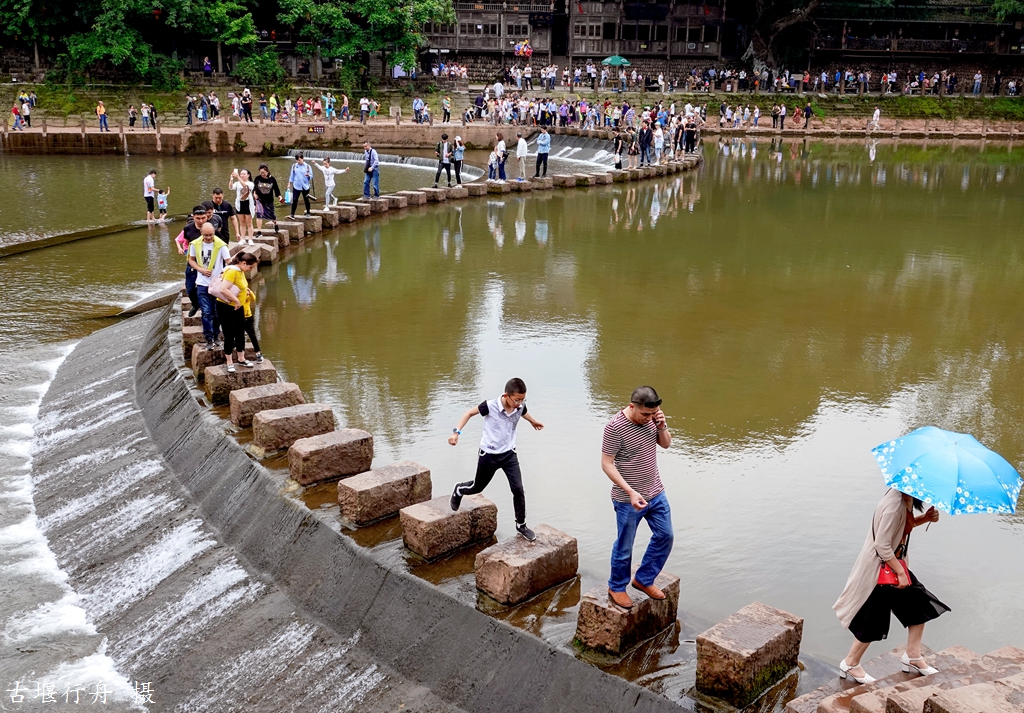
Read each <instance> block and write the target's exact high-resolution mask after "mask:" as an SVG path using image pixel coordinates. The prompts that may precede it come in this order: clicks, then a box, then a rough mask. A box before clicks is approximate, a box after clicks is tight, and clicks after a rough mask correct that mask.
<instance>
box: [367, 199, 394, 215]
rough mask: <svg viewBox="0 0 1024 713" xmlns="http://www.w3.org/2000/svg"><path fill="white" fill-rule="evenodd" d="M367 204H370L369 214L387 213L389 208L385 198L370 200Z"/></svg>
mask: <svg viewBox="0 0 1024 713" xmlns="http://www.w3.org/2000/svg"><path fill="white" fill-rule="evenodd" d="M367 202H368V203H369V204H370V212H371V213H387V212H388V209H389V208H390V207H391V206H390V205H389V204H388V199H387V198H371V199H370V200H369V201H367Z"/></svg>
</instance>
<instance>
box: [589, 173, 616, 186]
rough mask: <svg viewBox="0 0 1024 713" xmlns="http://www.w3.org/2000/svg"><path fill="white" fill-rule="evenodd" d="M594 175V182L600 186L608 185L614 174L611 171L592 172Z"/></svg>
mask: <svg viewBox="0 0 1024 713" xmlns="http://www.w3.org/2000/svg"><path fill="white" fill-rule="evenodd" d="M590 175H592V176H593V177H594V184H595V185H598V186H608V185H611V182H612V174H610V173H592V174H590Z"/></svg>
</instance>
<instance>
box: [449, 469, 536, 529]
mask: <svg viewBox="0 0 1024 713" xmlns="http://www.w3.org/2000/svg"><path fill="white" fill-rule="evenodd" d="M499 470H503V471H505V477H506V478H508V486H509V488H511V489H512V507H513V508H514V509H515V511H516V524H517V525H521V524H523V523H525V522H526V493H525V491H524V490H523V475H522V473H521V472H520V471H519V456H517V455H516V452H515V451H505V452H504V453H484V452H483V451H480V459H479V460H478V461H477V464H476V477H475V478H474V479H473V480H467V481H466V482H465V483H459V484H458V485H456V486H455V493H456V494H457V495H476V494H477V493H482V492H483V491H484V488H486V487H487V485H488V484H489V483H490V482H491V478H493V477H494V474H495V473H497V472H498V471H499Z"/></svg>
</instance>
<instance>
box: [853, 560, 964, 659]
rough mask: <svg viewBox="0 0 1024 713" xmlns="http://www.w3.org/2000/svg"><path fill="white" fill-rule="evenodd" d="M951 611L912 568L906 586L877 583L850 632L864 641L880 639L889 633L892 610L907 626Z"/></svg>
mask: <svg viewBox="0 0 1024 713" xmlns="http://www.w3.org/2000/svg"><path fill="white" fill-rule="evenodd" d="M948 611H949V607H947V606H946V605H945V604H943V603H942V602H940V601H939V600H938V598H936V596H935V595H934V594H932V593H931V592H929V591H928V590H927V589H925V587H924V585H923V584H921V582H919V581H918V579H917V577H915V576H914V573H913V572H911V573H910V586H909V587H906V588H905V589H897V588H896V587H893V586H891V585H880V584H876V585H875V588H874V590H872V592H871V595H870V596H869V597H868V599H867V601H866V602H864V604H863V605H862V606H861V608H860V610H859V611H858V612H857V615H856V616H855V617H853V621H851V622H850V633H851V634H853V635H854V636H855V637H857V641H861V642H864V643H868V642H870V641H881V640H882V639H885V638H887V637H888V636H889V621H890V619H891V616H890V614H895V615H896V618H897V619H899V620H900V623H901V624H903V627H904V628H906V627H909V626H916V625H917V624H924V623H926V622H929V621H931V620H932V619H937V618H939V617H940V616H942V615H943V614H945V613H946V612H948Z"/></svg>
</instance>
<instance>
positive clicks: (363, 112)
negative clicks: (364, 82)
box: [359, 97, 370, 124]
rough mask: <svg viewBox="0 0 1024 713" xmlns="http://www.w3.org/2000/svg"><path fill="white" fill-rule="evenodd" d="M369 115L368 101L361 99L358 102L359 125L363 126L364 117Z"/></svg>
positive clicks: (364, 98)
mask: <svg viewBox="0 0 1024 713" xmlns="http://www.w3.org/2000/svg"><path fill="white" fill-rule="evenodd" d="M369 115H370V100H369V99H367V98H366V97H362V98H361V99H360V100H359V123H360V124H365V123H366V117H368V116H369Z"/></svg>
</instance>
